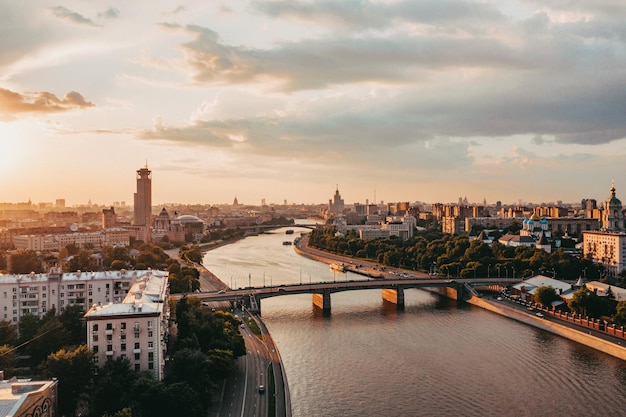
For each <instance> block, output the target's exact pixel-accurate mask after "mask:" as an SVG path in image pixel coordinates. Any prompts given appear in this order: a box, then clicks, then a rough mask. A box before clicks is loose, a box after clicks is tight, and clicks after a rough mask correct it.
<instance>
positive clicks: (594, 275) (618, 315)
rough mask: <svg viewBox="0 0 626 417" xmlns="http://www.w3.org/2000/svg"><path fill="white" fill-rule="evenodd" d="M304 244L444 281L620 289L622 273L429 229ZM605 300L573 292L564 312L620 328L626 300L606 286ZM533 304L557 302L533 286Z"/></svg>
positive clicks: (548, 290)
mask: <svg viewBox="0 0 626 417" xmlns="http://www.w3.org/2000/svg"><path fill="white" fill-rule="evenodd" d="M309 245H310V246H312V247H314V248H317V249H320V250H324V251H327V252H331V253H336V254H339V255H343V256H349V257H353V258H360V259H364V260H368V261H373V262H377V263H379V264H381V265H386V266H389V267H397V268H405V269H413V270H418V271H423V272H430V273H435V274H437V275H440V276H450V277H462V278H472V277H493V278H496V277H509V278H513V277H517V278H524V277H532V276H534V275H537V274H543V275H546V276H549V277H552V278H556V279H561V280H571V281H574V280H577V279H578V278H579V277H584V278H586V279H587V280H599V281H601V282H604V283H607V284H609V285H613V286H615V287H621V288H626V273H625V272H622V273H620V274H619V275H618V276H615V277H612V276H607V275H605V271H604V268H603V267H602V266H601V265H597V264H595V263H594V262H593V261H592V260H591V259H590V258H584V257H578V256H572V255H570V254H568V253H566V252H565V251H564V250H563V249H562V248H560V249H556V250H553V251H552V252H550V253H548V252H546V251H544V250H542V249H538V248H535V247H527V246H518V247H510V246H504V245H502V244H501V243H499V242H498V241H494V242H493V243H491V244H490V245H489V244H486V243H484V242H482V241H479V240H473V241H470V240H469V237H468V236H467V235H450V234H443V233H442V232H440V231H439V230H436V229H435V228H434V227H433V228H430V229H427V230H426V231H424V232H418V233H416V234H415V236H414V237H413V238H411V239H408V240H402V239H399V238H396V237H391V238H387V239H383V238H380V239H372V240H363V239H360V238H359V237H358V236H357V235H356V234H355V233H354V232H348V233H347V234H346V235H345V236H342V235H340V234H337V231H336V228H335V227H326V228H324V229H316V230H313V231H312V232H311V235H310V238H309ZM608 291H609V294H608V296H606V297H603V296H599V295H598V294H596V293H595V292H594V291H590V290H588V289H587V288H585V287H583V288H580V289H579V290H578V291H576V292H575V293H574V295H573V297H572V299H571V300H569V302H568V304H567V307H568V308H569V310H571V311H573V312H576V313H577V314H582V315H583V316H589V317H594V318H603V319H607V320H610V321H612V322H613V323H615V324H617V325H626V301H622V302H619V303H618V302H617V301H616V300H615V297H614V296H612V293H611V289H610V287H609V290H608ZM534 298H535V301H537V302H539V303H541V304H543V305H545V306H550V305H551V303H552V301H555V300H558V299H559V298H560V297H559V295H558V294H556V291H555V289H554V288H552V287H539V288H537V290H536V291H535V294H534Z"/></svg>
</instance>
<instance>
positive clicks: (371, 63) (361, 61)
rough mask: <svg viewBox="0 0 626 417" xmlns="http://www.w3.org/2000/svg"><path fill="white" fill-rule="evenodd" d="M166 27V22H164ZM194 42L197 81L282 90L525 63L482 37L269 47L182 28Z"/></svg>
mask: <svg viewBox="0 0 626 417" xmlns="http://www.w3.org/2000/svg"><path fill="white" fill-rule="evenodd" d="M168 27H170V28H173V27H172V26H168ZM186 29H187V30H188V31H189V32H190V33H192V34H193V35H194V36H195V39H194V40H193V41H191V42H188V43H186V44H184V45H183V48H184V51H185V54H186V61H187V63H188V65H189V67H190V69H191V70H192V71H193V78H194V80H196V81H197V82H201V83H208V84H219V85H223V84H245V83H257V82H269V83H268V84H269V85H272V84H273V85H274V88H275V89H277V90H282V91H298V90H307V89H322V88H329V87H331V86H334V85H338V84H349V83H363V82H382V83H396V84H397V83H400V84H405V83H415V82H420V81H426V80H427V79H428V72H429V71H435V70H446V69H453V68H460V67H464V68H511V69H512V68H517V69H521V68H524V67H528V68H532V67H533V66H535V65H536V64H535V63H533V62H530V61H523V60H521V59H520V58H519V56H520V55H523V54H521V52H522V51H518V50H516V49H515V48H512V47H510V46H507V45H504V44H503V43H501V42H500V41H498V40H494V39H488V38H474V39H465V38H454V37H446V36H433V37H426V38H424V37H411V36H404V35H403V36H393V37H375V36H368V37H333V38H331V37H328V38H322V39H310V40H303V41H299V42H285V43H282V44H279V45H277V47H275V48H273V49H265V50H263V49H253V48H247V47H242V46H231V45H227V44H225V43H222V42H221V40H220V37H219V35H218V34H217V33H216V32H214V31H212V30H210V29H207V28H202V27H199V26H188V27H187V28H186Z"/></svg>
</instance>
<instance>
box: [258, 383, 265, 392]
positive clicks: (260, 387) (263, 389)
mask: <svg viewBox="0 0 626 417" xmlns="http://www.w3.org/2000/svg"><path fill="white" fill-rule="evenodd" d="M264 392H265V386H263V385H262V384H261V385H259V394H263V393H264Z"/></svg>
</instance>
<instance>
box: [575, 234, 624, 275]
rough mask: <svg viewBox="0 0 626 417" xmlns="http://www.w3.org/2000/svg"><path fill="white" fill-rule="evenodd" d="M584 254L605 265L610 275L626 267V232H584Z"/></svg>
mask: <svg viewBox="0 0 626 417" xmlns="http://www.w3.org/2000/svg"><path fill="white" fill-rule="evenodd" d="M583 256H584V257H588V256H589V257H591V259H592V260H593V261H594V262H595V263H597V264H600V265H603V266H604V268H605V271H606V273H607V274H608V275H609V276H615V275H617V274H619V273H620V272H621V271H623V270H624V269H626V233H623V232H622V233H610V232H583Z"/></svg>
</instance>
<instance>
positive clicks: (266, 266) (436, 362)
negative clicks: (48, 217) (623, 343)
mask: <svg viewBox="0 0 626 417" xmlns="http://www.w3.org/2000/svg"><path fill="white" fill-rule="evenodd" d="M291 229H293V230H295V234H293V235H286V234H285V229H279V230H277V231H275V232H274V233H271V234H264V235H259V236H254V237H248V238H245V239H243V240H240V241H238V242H236V243H234V244H231V245H227V246H223V247H220V248H217V249H215V250H212V251H209V252H207V253H206V254H205V256H204V265H205V266H206V267H207V268H208V269H209V270H211V271H212V272H213V273H215V274H216V275H217V276H218V277H220V279H221V280H222V281H224V282H225V283H226V284H228V285H231V287H234V288H237V287H246V286H248V285H249V284H250V285H253V286H258V285H272V284H273V285H276V284H288V283H299V282H319V281H333V280H346V279H348V280H349V279H362V277H361V276H358V275H353V274H351V273H347V274H341V273H336V272H332V271H331V270H330V269H329V268H328V266H327V265H325V264H322V263H318V262H316V261H312V260H309V259H307V258H304V257H302V256H300V255H297V254H296V253H295V252H294V250H293V246H287V245H282V242H283V241H286V240H293V238H294V237H296V236H299V233H300V232H301V231H306V230H307V229H303V228H298V227H293V228H291ZM331 305H332V306H331V309H332V312H331V315H330V317H323V316H322V315H321V314H320V313H318V312H317V311H316V310H314V308H313V306H312V303H311V296H310V295H289V296H282V297H275V298H271V299H265V300H263V304H262V314H263V321H264V322H265V323H266V325H267V327H268V329H269V331H270V333H271V334H272V337H273V338H274V341H275V342H276V345H277V346H278V349H279V351H280V354H281V356H282V359H283V363H284V366H285V370H286V374H287V380H288V382H289V388H290V391H291V401H292V410H293V416H295V417H317V416H319V417H341V416H345V417H352V416H361V417H382V416H385V417H391V416H428V417H431V416H482V417H484V416H512V417H513V416H515V417H519V416H550V417H552V416H569V417H572V416H581V417H582V416H585V417H586V416H623V415H626V363H625V362H624V361H621V360H619V359H616V358H614V357H611V356H609V355H606V354H603V353H601V352H597V351H595V350H593V349H590V348H587V347H585V346H582V345H579V344H577V343H574V342H571V341H569V340H566V339H563V338H561V337H558V336H555V335H552V334H550V333H547V332H544V331H542V330H538V329H535V328H533V327H529V326H526V325H523V324H521V323H518V322H516V321H513V320H510V319H507V318H505V317H502V316H499V315H496V314H493V313H490V312H488V311H485V310H483V309H480V308H477V307H473V306H470V305H466V304H462V303H461V304H457V303H456V302H455V301H451V300H447V299H444V298H441V297H439V296H437V295H434V294H431V293H429V292H425V291H422V290H418V289H413V290H406V291H405V308H404V310H403V311H397V309H396V308H395V306H393V305H390V304H387V303H383V301H382V299H381V294H380V291H379V290H365V291H353V292H343V293H337V294H333V295H332V300H331Z"/></svg>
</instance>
